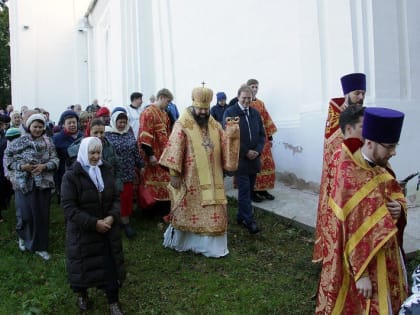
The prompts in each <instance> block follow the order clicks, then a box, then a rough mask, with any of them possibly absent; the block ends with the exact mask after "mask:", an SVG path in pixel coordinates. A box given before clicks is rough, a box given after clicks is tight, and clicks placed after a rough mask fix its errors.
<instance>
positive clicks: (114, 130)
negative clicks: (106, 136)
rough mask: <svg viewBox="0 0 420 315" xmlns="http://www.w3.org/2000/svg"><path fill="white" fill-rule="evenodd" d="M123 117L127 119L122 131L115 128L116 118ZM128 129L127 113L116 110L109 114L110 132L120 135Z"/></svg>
mask: <svg viewBox="0 0 420 315" xmlns="http://www.w3.org/2000/svg"><path fill="white" fill-rule="evenodd" d="M120 115H121V117H120ZM123 117H124V118H126V119H127V125H126V126H125V129H124V130H123V131H119V130H118V129H117V120H118V118H120V119H121V118H123ZM128 130H130V124H129V123H128V118H127V114H126V113H124V112H121V111H116V112H115V113H113V114H112V116H111V132H115V133H119V134H120V135H122V134H124V133H127V132H128Z"/></svg>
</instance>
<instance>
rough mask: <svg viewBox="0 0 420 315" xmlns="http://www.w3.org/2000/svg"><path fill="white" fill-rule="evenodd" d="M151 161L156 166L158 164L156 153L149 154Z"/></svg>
mask: <svg viewBox="0 0 420 315" xmlns="http://www.w3.org/2000/svg"><path fill="white" fill-rule="evenodd" d="M149 163H150V164H151V165H153V166H156V165H157V164H158V160H157V158H156V156H154V155H151V156H149Z"/></svg>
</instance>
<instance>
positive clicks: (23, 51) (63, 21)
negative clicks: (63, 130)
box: [8, 0, 88, 120]
mask: <svg viewBox="0 0 420 315" xmlns="http://www.w3.org/2000/svg"><path fill="white" fill-rule="evenodd" d="M8 6H9V8H10V20H11V26H10V30H11V62H12V69H13V70H12V102H13V104H14V106H15V108H16V109H18V110H19V109H20V107H21V106H22V105H26V106H29V107H32V108H33V107H42V108H45V109H47V110H48V111H49V112H50V114H51V118H52V119H54V120H58V117H59V114H60V113H61V112H62V111H63V110H64V109H65V108H66V107H67V106H69V105H71V104H75V103H81V104H86V102H87V101H88V100H87V95H88V94H87V88H86V87H85V83H86V62H85V61H86V59H87V58H86V55H85V53H86V50H85V49H84V47H85V45H84V44H83V41H84V39H83V37H82V36H83V35H82V34H80V32H78V22H79V19H80V17H82V16H83V10H84V9H85V8H86V6H87V1H86V0H85V1H83V0H79V1H73V0H63V1H53V0H48V1H47V0H46V1H43V2H42V3H40V2H38V1H28V0H27V1H24V0H23V1H17V0H11V1H9V2H8Z"/></svg>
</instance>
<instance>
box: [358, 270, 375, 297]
mask: <svg viewBox="0 0 420 315" xmlns="http://www.w3.org/2000/svg"><path fill="white" fill-rule="evenodd" d="M356 289H357V291H358V292H359V294H360V295H362V296H363V297H365V298H366V299H370V297H371V296H372V282H371V281H370V278H369V277H368V276H365V277H361V278H360V279H359V280H357V281H356Z"/></svg>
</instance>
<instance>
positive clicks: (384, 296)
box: [376, 249, 389, 314]
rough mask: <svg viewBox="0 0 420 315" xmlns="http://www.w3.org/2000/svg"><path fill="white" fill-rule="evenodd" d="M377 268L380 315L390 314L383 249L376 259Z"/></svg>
mask: <svg viewBox="0 0 420 315" xmlns="http://www.w3.org/2000/svg"><path fill="white" fill-rule="evenodd" d="M376 268H377V272H376V274H377V275H378V304H379V314H389V309H388V292H389V285H388V276H387V269H386V262H385V252H384V250H383V249H381V250H380V251H379V252H378V256H377V258H376Z"/></svg>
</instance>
